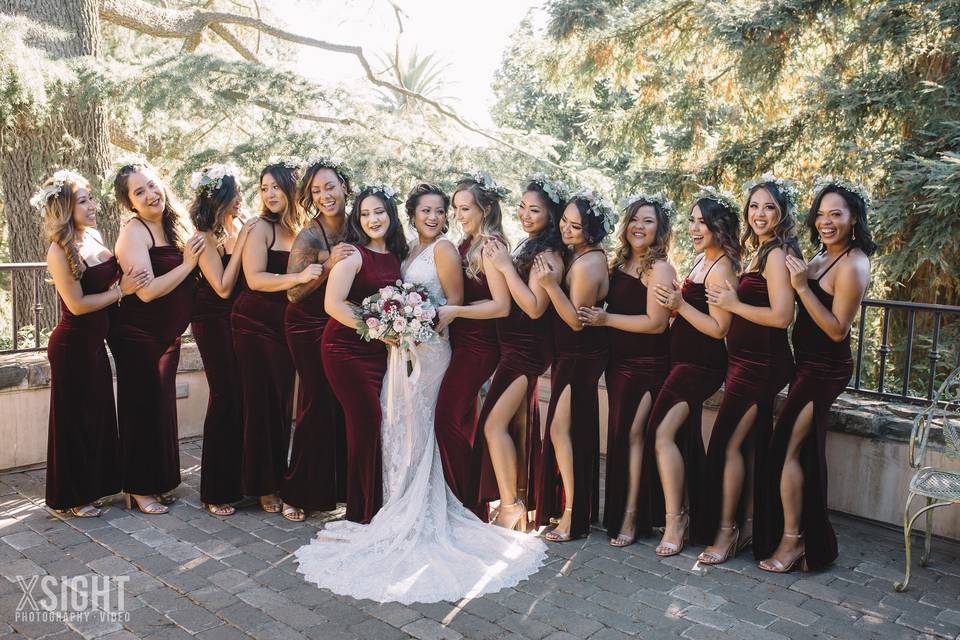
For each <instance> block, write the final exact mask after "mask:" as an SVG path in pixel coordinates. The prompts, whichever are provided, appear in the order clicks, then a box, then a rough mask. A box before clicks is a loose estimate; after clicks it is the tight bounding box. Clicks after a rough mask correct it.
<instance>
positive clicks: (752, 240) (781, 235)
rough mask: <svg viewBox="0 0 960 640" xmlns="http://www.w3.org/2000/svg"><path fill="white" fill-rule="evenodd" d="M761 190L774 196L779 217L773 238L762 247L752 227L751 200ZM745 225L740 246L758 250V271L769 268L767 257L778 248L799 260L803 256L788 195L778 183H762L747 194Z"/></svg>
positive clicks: (744, 208)
mask: <svg viewBox="0 0 960 640" xmlns="http://www.w3.org/2000/svg"><path fill="white" fill-rule="evenodd" d="M760 189H766V190H767V192H768V193H769V194H770V195H771V196H773V201H774V202H775V203H776V205H777V215H778V217H779V219H778V220H777V224H776V225H775V226H774V227H773V237H772V238H770V239H769V240H767V241H766V242H764V243H763V244H762V245H761V244H760V237H759V236H758V235H757V234H756V233H754V231H753V228H752V227H751V226H750V198H752V197H753V194H755V193H756V192H757V191H759V190H760ZM743 224H744V225H745V226H746V228H745V229H744V230H743V236H741V237H740V245H741V246H742V247H743V249H746V250H750V249H757V271H759V272H761V273H762V272H763V269H764V267H766V266H767V256H768V255H770V252H771V251H773V250H774V249H776V248H780V249H783V250H784V251H785V252H786V253H791V252H792V253H793V255H795V256H796V257H798V258H800V257H802V256H803V253H802V252H801V251H800V242H799V241H798V240H797V223H796V220H794V219H793V215H792V214H791V212H790V203H789V200H788V199H787V194H786V193H784V192H783V189H781V188H780V187H779V186H777V183H775V182H761V183H760V184H758V185H755V186H754V187H753V188H751V189H750V192H749V193H747V202H746V204H744V205H743Z"/></svg>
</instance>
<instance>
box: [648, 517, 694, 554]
mask: <svg viewBox="0 0 960 640" xmlns="http://www.w3.org/2000/svg"><path fill="white" fill-rule="evenodd" d="M665 515H666V516H667V517H668V518H683V519H684V520H683V532H682V533H681V535H680V544H679V545H678V544H674V543H672V542H664V541H663V539H662V538H661V539H660V544H658V545H657V548H656V549H654V550H653V552H654V553H655V554H657V555H658V556H660V557H661V558H669V557H670V556H675V555H677V554H679V553H680V552H681V551H683V547H684V545H686V542H687V529H688V528H689V527H690V516H689V515H688V514H687V510H686V509H684V510H683V511H681V512H680V513H667V514H665ZM661 549H665V550H666V551H665V552H661V551H660V550H661Z"/></svg>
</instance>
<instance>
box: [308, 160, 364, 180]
mask: <svg viewBox="0 0 960 640" xmlns="http://www.w3.org/2000/svg"><path fill="white" fill-rule="evenodd" d="M306 166H307V167H308V168H309V167H316V166H319V167H322V168H325V169H333V171H334V173H336V174H337V175H338V176H339V177H340V178H342V179H347V178H349V177H350V174H351V173H353V172H352V171H351V170H350V167H348V166H347V164H346V163H345V162H344V161H343V160H341V159H340V158H338V157H337V156H314V157H312V158H307V161H306Z"/></svg>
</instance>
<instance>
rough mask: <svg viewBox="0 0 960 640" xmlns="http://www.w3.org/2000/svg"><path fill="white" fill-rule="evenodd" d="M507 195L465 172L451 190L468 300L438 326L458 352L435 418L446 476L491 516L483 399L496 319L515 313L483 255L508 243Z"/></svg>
mask: <svg viewBox="0 0 960 640" xmlns="http://www.w3.org/2000/svg"><path fill="white" fill-rule="evenodd" d="M500 200H501V196H500V195H499V194H498V193H497V192H495V191H489V190H484V189H483V186H482V184H481V183H479V182H477V181H476V180H474V179H473V178H466V179H464V180H461V181H460V182H459V183H458V184H457V188H456V190H455V191H454V192H453V210H454V214H455V215H456V218H457V221H458V222H459V223H460V227H461V228H462V230H463V240H461V242H460V245H459V247H457V249H458V251H459V253H460V261H461V264H462V269H463V283H464V284H463V294H464V300H463V304H462V305H453V304H450V301H449V300H448V301H447V304H446V305H445V306H442V307H440V309H439V310H438V317H439V319H438V322H437V329H438V330H440V329H443V327H445V326H447V325H448V324H449V325H450V343H451V348H452V351H453V353H452V356H451V358H450V366H449V367H447V373H446V375H445V376H444V378H443V382H442V383H441V385H440V394H439V397H438V399H437V409H436V417H435V420H434V424H435V429H436V433H437V446H438V447H439V449H440V459H441V461H442V463H443V474H444V477H445V478H446V481H447V485H448V486H449V487H450V490H451V491H453V494H454V495H455V496H456V497H457V499H458V500H460V502H462V503H463V506H465V507H466V508H467V509H470V510H471V511H473V512H474V513H476V514H477V517H479V518H480V519H481V520H486V519H487V517H488V515H487V507H486V504H485V503H484V504H481V503H480V502H479V501H478V499H479V497H480V466H481V465H480V463H481V461H482V453H483V438H482V437H481V438H478V437H477V397H478V395H479V393H480V389H481V388H482V387H483V385H484V383H486V382H487V380H489V379H490V376H492V375H493V372H494V371H495V370H496V368H497V361H498V360H499V359H500V346H499V343H498V340H497V324H496V323H495V322H492V320H493V319H494V318H503V317H506V315H507V314H508V313H510V290H509V289H508V288H507V282H506V280H504V278H503V274H501V273H500V272H499V271H497V269H496V268H495V267H494V266H493V264H492V263H491V262H490V259H489V258H487V257H485V256H484V255H483V247H484V246H485V245H486V243H487V242H490V241H496V242H501V243H503V244H506V234H504V232H503V223H502V218H503V215H502V213H501V211H500Z"/></svg>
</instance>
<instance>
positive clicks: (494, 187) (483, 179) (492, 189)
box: [464, 171, 510, 199]
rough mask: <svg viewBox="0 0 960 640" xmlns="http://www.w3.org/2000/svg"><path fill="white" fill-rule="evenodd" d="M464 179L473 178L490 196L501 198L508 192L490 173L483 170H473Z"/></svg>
mask: <svg viewBox="0 0 960 640" xmlns="http://www.w3.org/2000/svg"><path fill="white" fill-rule="evenodd" d="M464 179H465V180H473V181H474V182H476V183H477V184H478V185H479V186H480V188H481V189H482V190H484V191H486V192H487V193H489V194H490V195H492V196H495V197H497V198H500V199H503V198H506V197H507V194H508V193H510V190H509V189H507V188H506V187H504V186H503V185H500V184H498V183H497V181H496V180H494V179H493V178H492V177H490V174H488V173H485V172H483V171H474V172H473V173H470V174H468V175H467V176H466V177H465V178H464Z"/></svg>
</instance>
